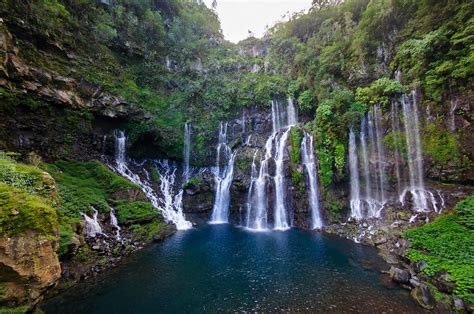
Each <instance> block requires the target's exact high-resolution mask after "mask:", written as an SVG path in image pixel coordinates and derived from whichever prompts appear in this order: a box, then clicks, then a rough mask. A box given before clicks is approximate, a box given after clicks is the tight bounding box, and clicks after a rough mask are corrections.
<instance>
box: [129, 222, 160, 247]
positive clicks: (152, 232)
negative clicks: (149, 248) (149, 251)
mask: <svg viewBox="0 0 474 314" xmlns="http://www.w3.org/2000/svg"><path fill="white" fill-rule="evenodd" d="M165 227H166V224H165V223H164V222H161V221H156V220H155V221H153V222H151V223H149V224H136V225H131V226H130V230H131V231H132V232H133V234H134V235H135V237H136V238H137V240H140V241H144V242H149V241H151V240H153V238H154V237H156V236H157V235H158V234H159V233H160V231H161V230H163V229H164V228H165Z"/></svg>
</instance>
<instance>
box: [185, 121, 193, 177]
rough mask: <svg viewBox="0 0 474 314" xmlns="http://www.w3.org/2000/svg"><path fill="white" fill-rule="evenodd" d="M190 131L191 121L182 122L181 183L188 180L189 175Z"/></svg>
mask: <svg viewBox="0 0 474 314" xmlns="http://www.w3.org/2000/svg"><path fill="white" fill-rule="evenodd" d="M191 133H192V126H191V123H189V122H186V123H185V124H184V148H183V160H184V165H183V183H186V182H188V181H189V177H190V169H189V158H190V155H191Z"/></svg>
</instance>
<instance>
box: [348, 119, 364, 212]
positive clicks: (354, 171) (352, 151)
mask: <svg viewBox="0 0 474 314" xmlns="http://www.w3.org/2000/svg"><path fill="white" fill-rule="evenodd" d="M349 167H350V177H351V200H350V207H351V217H353V218H355V219H357V220H359V219H362V218H364V216H363V214H362V201H361V199H360V186H359V163H358V158H357V144H356V140H355V135H354V132H353V131H352V128H351V129H350V130H349Z"/></svg>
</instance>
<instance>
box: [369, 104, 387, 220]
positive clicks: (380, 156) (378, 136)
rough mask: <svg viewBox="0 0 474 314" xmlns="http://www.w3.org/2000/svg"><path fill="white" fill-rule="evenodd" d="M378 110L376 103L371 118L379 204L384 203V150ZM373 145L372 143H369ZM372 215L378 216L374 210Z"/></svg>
mask: <svg viewBox="0 0 474 314" xmlns="http://www.w3.org/2000/svg"><path fill="white" fill-rule="evenodd" d="M380 119H381V117H380V112H379V106H378V105H377V104H375V105H374V110H373V120H374V122H375V123H374V127H375V144H376V146H377V174H378V180H379V188H380V189H379V191H378V195H379V202H380V203H381V206H383V204H385V151H384V147H383V145H382V136H383V135H382V131H381V129H380ZM371 145H373V143H371ZM371 214H372V216H375V217H376V216H378V215H377V213H376V212H372V213H371Z"/></svg>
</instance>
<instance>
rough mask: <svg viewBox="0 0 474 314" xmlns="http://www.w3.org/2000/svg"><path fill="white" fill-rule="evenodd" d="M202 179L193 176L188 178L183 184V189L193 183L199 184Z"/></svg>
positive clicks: (193, 184)
mask: <svg viewBox="0 0 474 314" xmlns="http://www.w3.org/2000/svg"><path fill="white" fill-rule="evenodd" d="M203 182H204V181H203V180H202V178H200V177H193V178H191V179H189V181H188V182H186V183H185V184H184V185H183V189H187V188H190V187H192V186H195V185H200V184H201V183H203Z"/></svg>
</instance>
